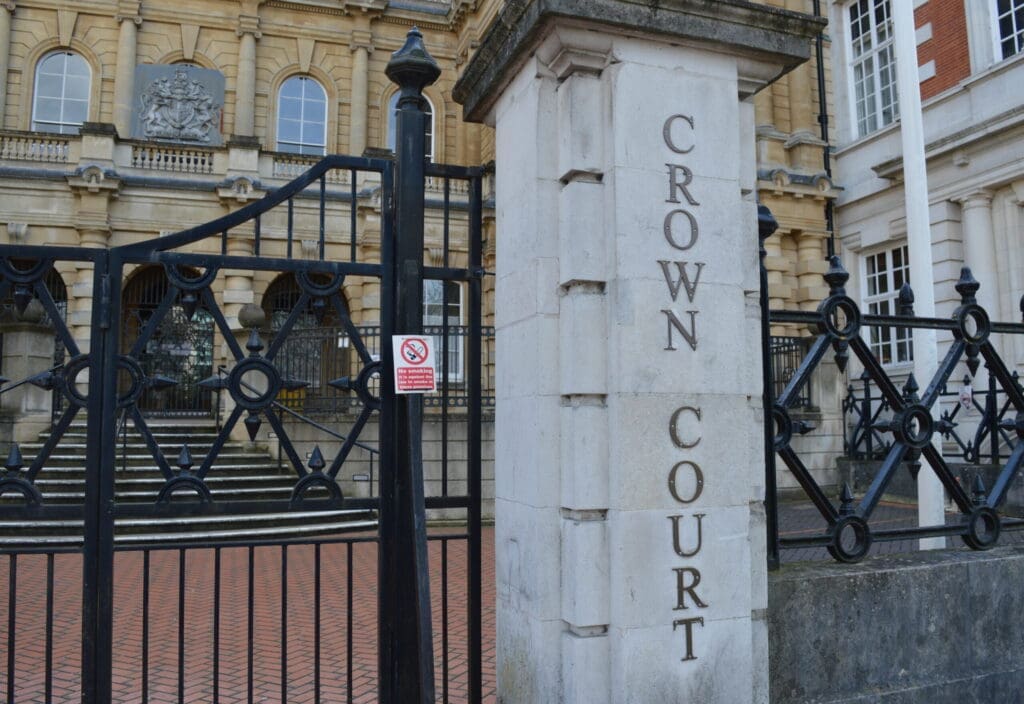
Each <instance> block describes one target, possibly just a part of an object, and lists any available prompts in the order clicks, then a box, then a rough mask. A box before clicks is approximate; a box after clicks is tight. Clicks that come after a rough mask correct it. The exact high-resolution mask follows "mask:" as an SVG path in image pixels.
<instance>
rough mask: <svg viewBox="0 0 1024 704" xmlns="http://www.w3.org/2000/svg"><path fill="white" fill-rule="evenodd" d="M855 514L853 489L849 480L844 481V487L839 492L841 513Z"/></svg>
mask: <svg viewBox="0 0 1024 704" xmlns="http://www.w3.org/2000/svg"><path fill="white" fill-rule="evenodd" d="M853 514H854V508H853V489H851V488H850V483H849V482H843V489H842V491H841V492H840V493H839V515H840V516H852V515H853Z"/></svg>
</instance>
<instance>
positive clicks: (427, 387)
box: [391, 335, 437, 394]
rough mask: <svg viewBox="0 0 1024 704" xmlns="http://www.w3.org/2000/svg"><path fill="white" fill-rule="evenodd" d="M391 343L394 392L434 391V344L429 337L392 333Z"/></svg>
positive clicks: (435, 384) (435, 380)
mask: <svg viewBox="0 0 1024 704" xmlns="http://www.w3.org/2000/svg"><path fill="white" fill-rule="evenodd" d="M391 345H392V348H393V349H394V354H395V393H398V394H418V393H423V392H424V391H435V390H436V389H437V379H436V376H435V371H434V346H433V344H432V340H431V338H429V337H424V336H420V335H394V336H392V338H391Z"/></svg>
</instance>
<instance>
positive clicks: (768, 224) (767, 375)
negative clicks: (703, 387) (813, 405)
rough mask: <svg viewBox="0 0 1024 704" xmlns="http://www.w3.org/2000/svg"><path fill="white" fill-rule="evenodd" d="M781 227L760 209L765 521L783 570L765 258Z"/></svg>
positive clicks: (771, 550)
mask: <svg viewBox="0 0 1024 704" xmlns="http://www.w3.org/2000/svg"><path fill="white" fill-rule="evenodd" d="M778 228H779V224H778V223H777V222H776V221H775V217H774V216H773V215H772V211H771V210H769V209H768V207H767V206H764V205H759V206H757V241H758V244H759V245H760V262H761V265H760V271H761V375H762V380H763V384H764V393H763V396H762V398H763V400H764V403H763V405H764V491H765V500H764V503H765V507H764V508H765V519H766V523H767V525H766V529H767V530H766V532H767V534H768V568H769V569H773V570H774V569H778V567H779V497H778V489H777V488H776V484H775V418H774V414H773V412H772V409H773V408H774V407H775V388H774V383H775V380H774V374H773V373H772V354H771V320H770V319H769V318H770V315H769V313H770V311H769V307H768V269H767V268H766V267H765V264H764V258H765V256H767V254H768V253H767V252H766V251H765V248H764V241H765V240H766V239H768V238H769V237H771V236H772V234H773V233H774V232H775V231H776V230H777V229H778Z"/></svg>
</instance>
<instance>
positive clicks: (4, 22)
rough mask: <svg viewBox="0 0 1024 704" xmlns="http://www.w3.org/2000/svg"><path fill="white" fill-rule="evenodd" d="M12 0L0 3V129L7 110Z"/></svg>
mask: <svg viewBox="0 0 1024 704" xmlns="http://www.w3.org/2000/svg"><path fill="white" fill-rule="evenodd" d="M14 9H15V5H14V0H5V1H4V2H0V127H2V126H3V115H4V111H5V110H6V108H7V70H8V69H9V68H10V66H11V15H13V14H14Z"/></svg>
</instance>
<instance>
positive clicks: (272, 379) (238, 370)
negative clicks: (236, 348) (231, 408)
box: [228, 357, 283, 411]
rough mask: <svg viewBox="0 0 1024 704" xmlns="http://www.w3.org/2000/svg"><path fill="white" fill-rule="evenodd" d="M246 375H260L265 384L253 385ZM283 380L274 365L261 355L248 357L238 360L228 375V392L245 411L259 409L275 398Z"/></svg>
mask: <svg viewBox="0 0 1024 704" xmlns="http://www.w3.org/2000/svg"><path fill="white" fill-rule="evenodd" d="M247 375H255V376H261V377H263V379H264V380H265V383H266V386H265V387H264V388H263V389H262V390H261V388H260V386H261V385H254V384H252V383H251V381H250V379H251V377H250V379H246V376H247ZM282 384H283V382H282V381H281V375H280V374H279V373H278V371H277V369H276V368H274V365H273V364H271V363H270V362H268V361H267V360H265V359H263V358H261V357H249V358H247V359H243V360H242V361H241V362H239V363H238V364H237V365H236V366H235V368H234V369H232V370H231V373H230V374H229V375H228V393H230V394H231V398H233V399H234V400H235V403H237V404H238V405H239V406H241V407H242V408H244V409H245V410H247V411H261V410H263V409H264V408H266V407H267V406H269V405H270V404H271V403H273V402H274V399H275V398H277V394H278V393H279V392H280V391H281V387H282Z"/></svg>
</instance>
